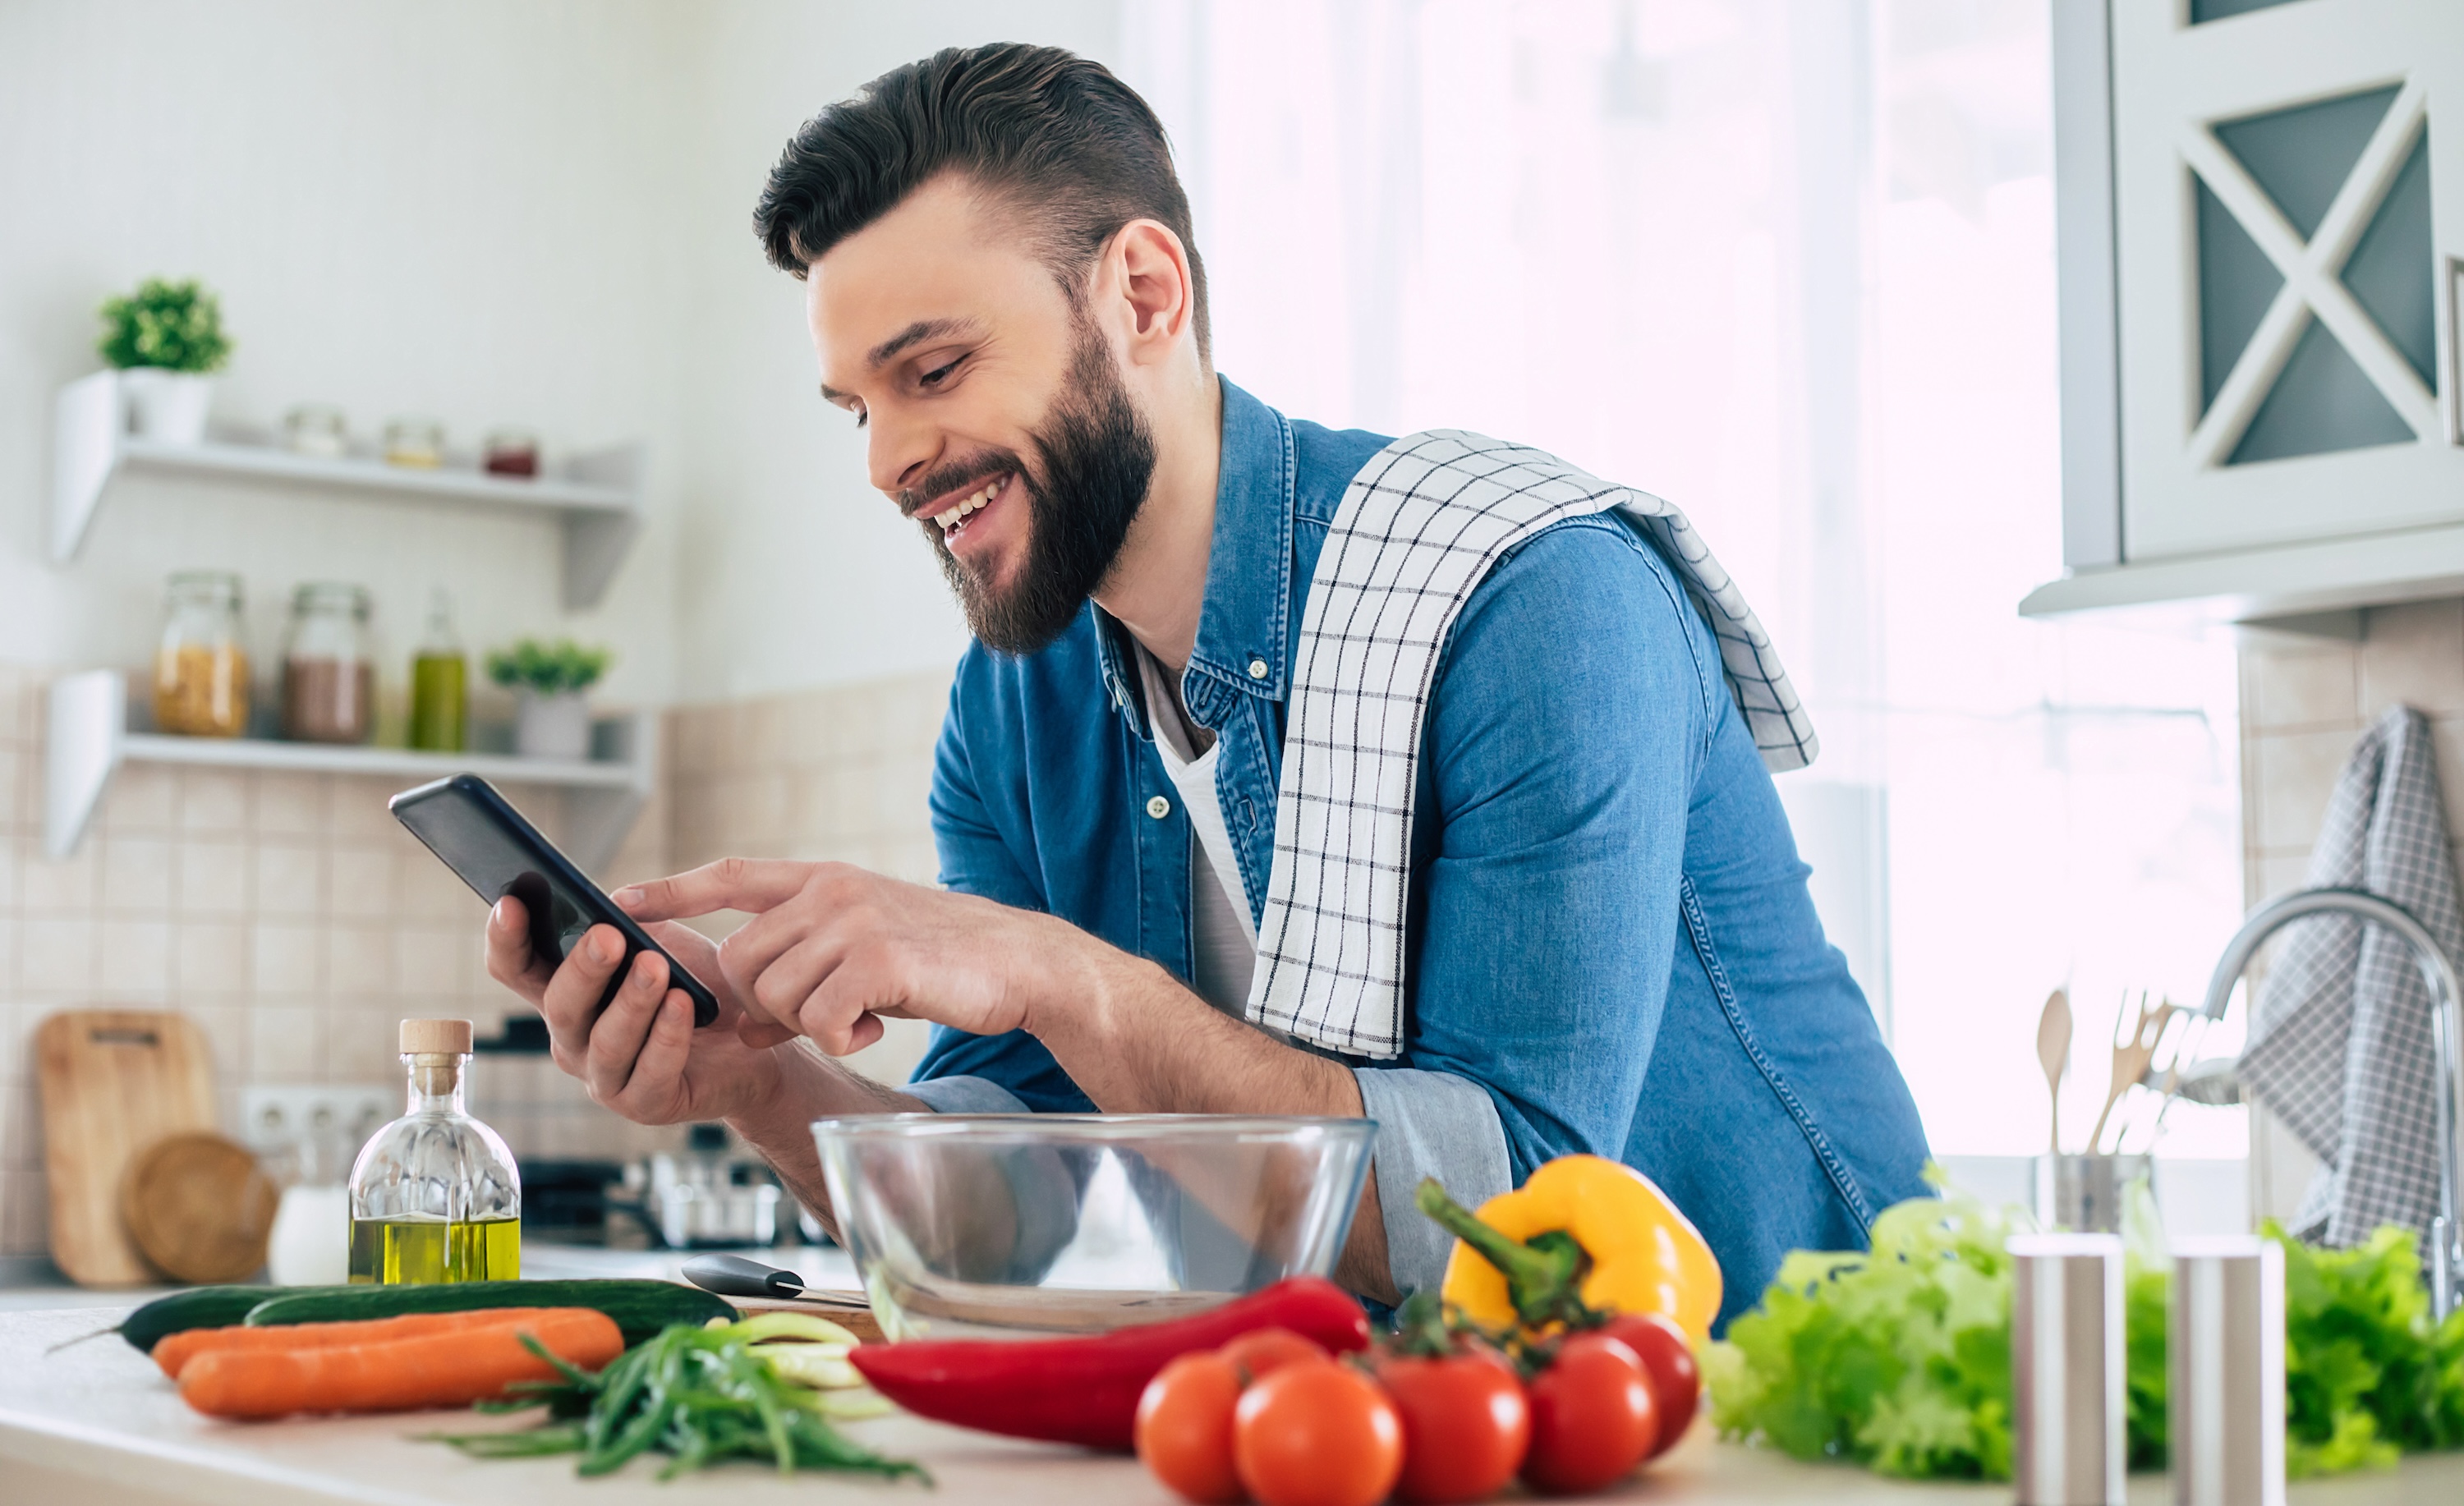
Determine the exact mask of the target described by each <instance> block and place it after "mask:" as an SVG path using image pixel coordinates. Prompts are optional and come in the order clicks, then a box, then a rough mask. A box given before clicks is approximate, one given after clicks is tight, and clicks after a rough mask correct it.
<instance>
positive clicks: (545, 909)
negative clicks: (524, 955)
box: [390, 774, 718, 1025]
mask: <svg viewBox="0 0 2464 1506" xmlns="http://www.w3.org/2000/svg"><path fill="white" fill-rule="evenodd" d="M390 804H391V806H392V810H393V814H394V816H395V818H397V819H399V820H400V821H401V822H402V823H403V824H404V825H405V826H407V827H408V828H410V831H411V834H412V835H413V836H415V837H417V838H418V839H419V840H421V841H422V842H425V843H426V844H427V845H428V849H429V851H430V852H433V853H435V854H436V856H437V857H438V858H440V859H442V860H444V862H445V865H446V866H447V867H449V868H451V869H452V870H453V871H454V872H455V873H456V874H459V875H460V876H461V879H462V882H463V883H465V884H469V885H471V887H472V888H473V890H475V891H477V893H478V895H479V897H480V898H481V899H483V900H485V901H487V902H488V903H489V904H490V905H494V904H495V903H496V901H498V900H500V899H503V898H504V897H505V896H506V895H509V894H510V895H512V896H513V897H514V898H515V899H517V900H519V901H521V902H522V910H523V912H524V913H525V914H526V915H527V916H528V917H529V918H530V933H531V950H532V951H533V952H535V953H537V954H538V955H539V956H541V957H544V958H546V959H548V961H549V962H550V963H551V964H555V963H561V962H562V961H563V960H564V958H565V956H566V954H567V953H569V952H570V951H571V950H572V949H573V948H574V945H575V944H576V943H578V942H579V941H581V940H582V938H583V934H584V933H585V932H587V931H588V930H589V929H590V928H591V927H593V926H599V925H608V926H613V927H615V928H617V929H618V930H619V931H621V932H623V933H624V935H625V940H626V958H625V960H626V963H627V966H629V965H630V964H631V962H632V958H633V953H635V952H639V951H656V952H658V953H659V954H660V955H661V956H665V957H667V958H668V963H669V971H670V973H671V977H672V979H673V985H672V986H673V987H676V988H680V989H683V990H684V991H685V992H686V993H688V994H690V995H691V996H692V998H693V1023H694V1024H696V1025H707V1024H709V1023H710V1022H711V1021H712V1020H714V1019H715V1018H716V1017H717V1015H718V1000H717V999H716V997H715V996H714V995H713V994H712V993H711V992H710V990H709V989H707V988H706V987H704V986H703V985H702V983H701V981H700V980H699V979H698V978H695V977H693V974H691V973H690V972H687V971H685V970H684V968H683V966H682V965H681V964H678V963H677V962H676V960H675V958H674V957H673V956H671V955H670V954H669V953H668V951H667V949H666V948H664V947H661V946H659V945H658V943H656V942H654V941H652V940H651V939H650V936H649V932H647V931H645V930H643V929H642V928H641V927H640V926H639V925H637V924H636V923H635V922H634V921H633V919H632V918H631V917H630V916H628V915H627V914H626V913H625V912H624V911H623V910H621V909H619V908H618V907H617V906H616V903H615V902H614V901H613V900H610V899H608V898H607V896H606V895H605V894H603V893H601V892H600V890H599V886H598V885H597V884H592V883H591V882H590V881H589V880H588V879H587V878H585V877H583V874H582V871H581V870H580V869H578V868H576V867H575V866H574V865H573V863H572V862H571V861H570V860H568V859H567V858H566V857H565V856H564V855H563V854H562V853H561V852H559V851H557V850H556V848H555V847H554V846H553V845H551V844H550V843H549V841H548V840H547V839H546V838H545V837H543V836H541V835H540V834H539V830H538V828H536V827H534V826H532V825H531V823H530V822H529V821H527V820H524V819H523V818H522V817H521V813H519V812H518V811H516V810H515V809H514V808H513V806H512V805H511V804H510V803H508V802H507V801H506V799H505V797H503V796H501V795H498V794H497V793H496V791H495V789H494V788H493V787H492V786H490V785H489V784H488V782H487V781H486V780H484V779H481V778H479V777H478V776H476V775H467V774H466V775H454V776H453V777H452V778H450V779H440V780H438V781H436V782H435V783H433V784H426V785H422V786H420V787H419V788H418V789H415V790H406V791H404V792H403V793H402V794H400V795H397V796H395V797H393V799H392V801H391V802H390ZM624 978H625V969H624V968H619V969H618V970H617V971H616V972H615V974H614V975H613V976H611V977H610V978H609V979H608V981H607V993H606V994H605V996H604V997H602V998H601V999H600V1001H599V1002H600V1007H601V1008H603V1009H604V1008H605V1007H606V1004H607V1001H608V999H611V998H613V997H614V996H615V993H616V990H617V988H618V986H619V985H620V984H621V983H622V982H623V981H624Z"/></svg>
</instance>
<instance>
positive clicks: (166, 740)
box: [43, 669, 658, 871]
mask: <svg viewBox="0 0 2464 1506" xmlns="http://www.w3.org/2000/svg"><path fill="white" fill-rule="evenodd" d="M655 721H656V713H654V712H650V711H635V712H632V713H630V714H629V715H627V716H625V717H622V718H617V719H611V720H608V721H604V722H601V723H599V724H598V725H597V726H596V727H595V728H594V729H593V733H594V737H595V738H596V740H598V741H600V742H601V744H602V745H603V746H604V747H605V748H606V749H607V750H608V751H609V753H611V754H613V756H610V757H605V758H589V759H573V760H565V759H556V758H517V757H511V756H508V755H506V754H503V753H416V752H413V751H411V750H410V749H407V748H357V747H337V746H334V745H331V744H323V743H281V742H272V741H268V740H266V739H264V738H253V737H179V736H171V735H166V734H164V733H160V732H133V731H129V730H128V722H129V715H128V677H127V676H126V675H124V674H122V673H121V672H120V671H119V670H117V669H93V670H88V671H86V672H85V673H82V674H71V675H62V676H61V677H60V678H58V679H57V680H55V681H53V682H52V688H51V718H50V727H49V731H48V734H47V735H48V745H47V746H46V748H45V749H44V771H43V846H44V849H45V851H47V852H48V853H50V855H51V856H52V857H54V858H66V857H68V856H69V855H70V854H71V853H73V852H75V851H77V842H78V841H79V840H81V839H82V838H83V837H84V835H85V829H86V827H87V825H88V824H89V823H90V822H91V821H92V820H93V818H94V811H95V807H96V806H98V805H99V804H100V803H101V800H102V795H103V792H104V791H105V790H107V789H109V788H110V786H111V779H112V775H115V774H117V773H119V772H120V768H121V765H122V764H126V763H132V762H133V763H173V764H188V765H191V766H207V767H212V768H222V769H276V770H282V771H285V772H287V773H293V774H350V775H378V776H383V777H389V778H398V779H401V780H403V781H404V783H405V785H406V786H407V785H410V784H416V783H422V782H425V781H427V780H429V779H441V778H444V777H445V776H446V775H454V774H475V775H479V777H481V778H483V779H486V780H488V781H490V782H491V783H498V784H521V785H534V786H546V787H549V788H551V789H556V790H559V791H561V794H562V798H563V802H564V835H563V837H562V839H561V844H562V846H563V848H564V850H565V854H566V855H567V856H568V857H570V858H572V859H573V861H574V862H577V863H579V864H581V865H582V867H583V870H585V871H595V870H597V869H599V868H601V867H603V866H604V865H605V863H606V862H608V860H610V859H612V858H614V857H615V856H616V850H617V848H619V847H621V846H623V845H624V842H625V836H626V834H627V832H629V831H631V830H632V828H633V821H634V818H636V817H638V816H639V815H641V812H642V807H643V805H644V804H645V803H646V802H647V801H648V800H649V797H650V791H651V789H652V787H653V785H654V784H655V782H656V780H657V777H658V771H657V769H656V767H655V766H654V764H653V762H652V760H653V759H654V758H655V756H656V749H657V747H658V736H657V728H656V726H655Z"/></svg>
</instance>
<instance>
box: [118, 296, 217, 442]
mask: <svg viewBox="0 0 2464 1506" xmlns="http://www.w3.org/2000/svg"><path fill="white" fill-rule="evenodd" d="M102 322H103V331H102V338H101V340H100V341H99V342H98V344H97V346H96V348H97V349H98V350H99V351H100V352H101V353H102V359H103V360H107V361H109V362H111V364H112V365H113V366H115V367H117V368H119V371H120V390H121V397H122V399H123V400H124V401H125V402H126V404H128V417H129V426H130V427H131V428H132V429H133V430H134V431H135V432H136V433H138V434H140V435H142V436H143V437H144V438H146V439H153V440H162V441H164V442H165V443H168V444H173V445H193V444H196V443H197V442H198V441H200V440H202V439H204V438H205V437H206V407H207V404H209V402H210V401H211V400H212V397H213V377H212V375H211V374H212V373H213V372H215V371H217V370H219V369H221V367H222V364H223V362H224V361H226V360H230V359H231V340H230V338H228V337H227V336H225V335H224V334H223V311H222V305H221V304H220V303H218V302H216V301H215V298H214V295H212V294H210V293H208V292H206V291H205V289H203V288H201V287H199V286H198V285H197V284H196V283H195V282H193V281H190V282H165V281H164V280H163V279H162V278H160V277H148V278H146V279H145V280H144V281H143V282H142V283H139V284H138V286H137V291H136V292H135V293H134V294H132V295H129V296H127V297H124V298H105V299H103V301H102Z"/></svg>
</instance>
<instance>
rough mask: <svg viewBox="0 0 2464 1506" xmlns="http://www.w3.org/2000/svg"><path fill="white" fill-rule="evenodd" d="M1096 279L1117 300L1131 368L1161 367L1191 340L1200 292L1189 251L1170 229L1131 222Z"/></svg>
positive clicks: (1115, 238)
mask: <svg viewBox="0 0 2464 1506" xmlns="http://www.w3.org/2000/svg"><path fill="white" fill-rule="evenodd" d="M1105 261H1106V263H1107V266H1106V267H1105V271H1106V272H1107V273H1111V275H1110V276H1109V277H1106V278H1102V279H1099V280H1098V283H1097V286H1098V288H1099V289H1103V283H1105V282H1111V284H1112V285H1113V286H1112V287H1111V288H1109V289H1103V291H1104V292H1105V293H1109V294H1110V295H1111V296H1112V298H1113V299H1114V300H1116V301H1115V309H1116V310H1117V316H1118V318H1119V322H1120V330H1119V333H1120V335H1121V337H1122V354H1123V355H1124V356H1125V357H1127V358H1128V360H1129V361H1130V363H1131V364H1132V365H1159V364H1161V363H1162V362H1163V361H1164V360H1165V359H1166V358H1167V357H1169V356H1170V355H1171V354H1172V353H1173V352H1174V351H1175V350H1177V349H1178V348H1179V346H1180V345H1181V343H1182V342H1183V341H1185V340H1188V339H1189V338H1192V330H1191V320H1192V318H1193V317H1194V316H1195V315H1196V313H1197V301H1196V296H1195V295H1196V288H1195V285H1194V284H1193V282H1192V281H1191V278H1190V274H1189V250H1188V248H1187V247H1184V246H1183V245H1181V244H1180V237H1179V236H1177V235H1175V234H1174V233H1173V232H1172V230H1171V229H1170V228H1169V227H1167V226H1165V225H1163V224H1161V223H1160V222H1158V221H1155V220H1132V221H1131V222H1130V223H1129V224H1127V225H1124V226H1122V227H1121V229H1120V230H1119V232H1118V233H1116V234H1115V235H1113V237H1112V244H1111V246H1110V247H1109V248H1108V249H1107V250H1106V252H1105Z"/></svg>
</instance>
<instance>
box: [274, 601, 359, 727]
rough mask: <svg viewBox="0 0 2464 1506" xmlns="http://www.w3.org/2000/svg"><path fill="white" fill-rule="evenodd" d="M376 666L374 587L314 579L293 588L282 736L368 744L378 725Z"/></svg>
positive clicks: (285, 654)
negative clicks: (371, 611) (371, 635)
mask: <svg viewBox="0 0 2464 1506" xmlns="http://www.w3.org/2000/svg"><path fill="white" fill-rule="evenodd" d="M376 698H377V666H376V657H375V654H374V653H373V652H372V651H371V649H370V646H369V644H368V593H367V592H366V591H365V590H364V589H363V588H362V587H360V586H355V585H343V584H341V583H338V582H335V581H330V580H311V581H309V582H307V583H306V584H304V585H302V586H300V587H299V589H298V590H297V591H295V592H294V593H292V597H291V631H290V634H289V636H288V637H287V638H286V639H285V640H284V642H283V645H282V735H283V736H285V737H289V738H292V739H293V740H295V741H297V742H304V743H363V742H366V741H367V740H368V734H369V733H370V732H371V731H375V730H376V720H377V718H376Z"/></svg>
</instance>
